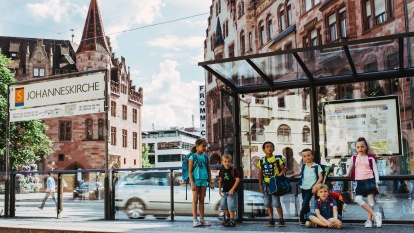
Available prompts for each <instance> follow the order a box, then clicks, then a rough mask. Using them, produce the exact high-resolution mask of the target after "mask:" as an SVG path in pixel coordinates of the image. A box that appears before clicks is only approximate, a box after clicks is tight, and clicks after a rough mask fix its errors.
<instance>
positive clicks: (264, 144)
mask: <svg viewBox="0 0 414 233" xmlns="http://www.w3.org/2000/svg"><path fill="white" fill-rule="evenodd" d="M266 144H272V146H273V148H275V144H273V142H270V141H267V142H264V143H263V145H262V149H263V150H264V149H265V147H266Z"/></svg>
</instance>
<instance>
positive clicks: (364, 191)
mask: <svg viewBox="0 0 414 233" xmlns="http://www.w3.org/2000/svg"><path fill="white" fill-rule="evenodd" d="M356 182H357V187H356V189H355V195H357V196H364V197H366V196H368V195H369V194H374V195H375V194H378V190H377V187H376V185H375V178H371V179H368V180H357V181H356Z"/></svg>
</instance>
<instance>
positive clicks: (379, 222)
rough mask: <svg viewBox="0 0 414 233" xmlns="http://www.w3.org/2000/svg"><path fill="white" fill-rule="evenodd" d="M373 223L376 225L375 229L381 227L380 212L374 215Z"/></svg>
mask: <svg viewBox="0 0 414 233" xmlns="http://www.w3.org/2000/svg"><path fill="white" fill-rule="evenodd" d="M375 223H376V224H377V227H381V226H382V216H381V213H380V212H376V213H375Z"/></svg>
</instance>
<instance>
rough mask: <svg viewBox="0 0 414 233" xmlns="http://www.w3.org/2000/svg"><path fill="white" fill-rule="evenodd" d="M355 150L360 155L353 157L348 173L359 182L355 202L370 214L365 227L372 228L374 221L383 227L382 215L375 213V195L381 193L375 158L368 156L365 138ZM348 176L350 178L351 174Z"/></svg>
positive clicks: (357, 143) (357, 142)
mask: <svg viewBox="0 0 414 233" xmlns="http://www.w3.org/2000/svg"><path fill="white" fill-rule="evenodd" d="M355 148H356V151H357V153H358V154H357V155H353V156H352V157H351V164H350V166H349V169H348V171H351V178H353V179H355V180H356V182H357V187H356V190H355V194H356V198H355V200H356V202H357V203H358V204H359V205H360V206H361V207H362V208H363V209H364V210H365V211H367V212H368V219H367V221H366V222H365V227H372V220H374V221H375V222H376V224H377V227H381V225H382V219H381V218H382V217H381V213H379V212H376V213H375V212H374V194H375V193H376V192H377V191H379V187H378V181H379V175H378V168H377V164H376V162H375V157H374V156H373V155H371V154H368V151H369V147H368V143H367V141H366V140H365V138H363V137H360V138H358V140H357V141H356V142H355ZM347 176H349V172H348V174H347ZM363 196H364V197H367V199H368V204H367V203H365V202H364V200H363V199H362V197H363Z"/></svg>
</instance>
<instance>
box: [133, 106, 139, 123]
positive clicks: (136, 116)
mask: <svg viewBox="0 0 414 233" xmlns="http://www.w3.org/2000/svg"><path fill="white" fill-rule="evenodd" d="M132 123H138V110H137V109H136V108H133V109H132Z"/></svg>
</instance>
